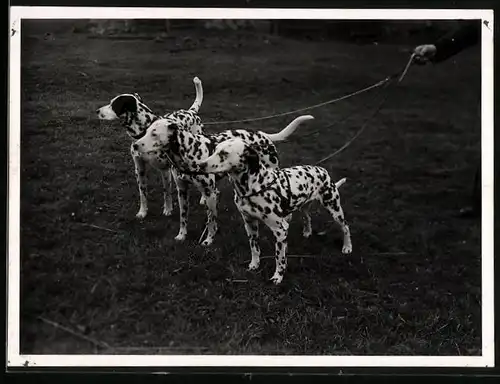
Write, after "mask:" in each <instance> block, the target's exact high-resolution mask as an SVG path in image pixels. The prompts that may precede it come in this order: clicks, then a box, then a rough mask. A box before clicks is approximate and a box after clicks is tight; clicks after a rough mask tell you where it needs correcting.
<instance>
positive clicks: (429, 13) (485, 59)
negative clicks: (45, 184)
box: [7, 7, 495, 368]
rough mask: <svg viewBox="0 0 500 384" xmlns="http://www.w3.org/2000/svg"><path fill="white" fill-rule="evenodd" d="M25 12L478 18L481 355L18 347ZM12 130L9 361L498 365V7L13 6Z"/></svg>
mask: <svg viewBox="0 0 500 384" xmlns="http://www.w3.org/2000/svg"><path fill="white" fill-rule="evenodd" d="M23 19H345V20H347V19H357V20H377V19H387V20H388V19H392V20H455V19H464V20H465V19H481V20H482V21H487V23H482V37H481V63H482V68H481V90H482V95H481V162H482V170H481V175H482V202H483V205H482V223H481V237H482V239H481V249H482V263H481V265H482V281H481V283H482V287H481V292H482V300H481V301H482V327H481V330H482V355H481V356H469V357H467V356H270V355H266V356H260V355H259V356H249V355H239V356H226V355H223V356H218V355H153V356H149V355H147V356H146V355H21V354H20V345H19V344H20V325H19V319H20V217H19V216H20V159H21V157H20V151H21V143H20V138H21V135H20V131H21V126H20V124H21V123H20V122H21V119H20V116H21V107H20V104H21V95H20V89H21V83H20V68H21V33H22V31H21V21H22V20H23ZM10 31H11V32H10V39H9V45H10V51H9V131H8V142H9V147H8V164H9V169H8V220H9V221H8V235H9V238H8V268H7V281H8V300H7V302H8V317H7V319H8V323H7V367H23V366H29V367H84V366H89V367H159V366H161V367H427V368H429V367H494V363H495V359H494V358H495V356H494V352H495V343H494V289H493V288H494V248H493V241H494V233H493V224H494V209H493V208H494V206H493V196H494V191H493V185H494V173H493V166H494V165H493V157H494V125H493V124H494V122H493V87H494V85H493V10H480V9H281V8H280V9H252V8H167V7H165V8H124V7H119V8H115V7H102V8H99V7H11V8H10Z"/></svg>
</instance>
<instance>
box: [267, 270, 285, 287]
mask: <svg viewBox="0 0 500 384" xmlns="http://www.w3.org/2000/svg"><path fill="white" fill-rule="evenodd" d="M269 280H271V281H272V282H273V283H274V285H278V284H280V283H281V281H282V280H283V276H282V275H278V274H277V273H275V274H274V275H273V277H271V278H270V279H269Z"/></svg>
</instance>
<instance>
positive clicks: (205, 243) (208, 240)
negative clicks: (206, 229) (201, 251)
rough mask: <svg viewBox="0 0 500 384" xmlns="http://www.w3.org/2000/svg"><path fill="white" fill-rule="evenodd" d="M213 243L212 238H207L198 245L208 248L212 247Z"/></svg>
mask: <svg viewBox="0 0 500 384" xmlns="http://www.w3.org/2000/svg"><path fill="white" fill-rule="evenodd" d="M213 242H214V238H213V237H210V236H209V237H207V238H206V239H205V240H203V241H202V242H201V243H200V244H201V245H203V246H204V247H208V246H209V245H212V243H213Z"/></svg>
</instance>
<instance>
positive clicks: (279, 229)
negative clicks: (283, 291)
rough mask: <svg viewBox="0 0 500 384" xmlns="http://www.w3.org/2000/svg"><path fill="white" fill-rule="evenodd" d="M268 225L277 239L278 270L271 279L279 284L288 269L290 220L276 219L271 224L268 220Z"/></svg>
mask: <svg viewBox="0 0 500 384" xmlns="http://www.w3.org/2000/svg"><path fill="white" fill-rule="evenodd" d="M266 224H267V225H268V227H269V228H270V229H271V231H272V232H273V235H274V238H275V239H276V245H275V255H276V256H275V257H276V270H275V271H274V275H273V276H272V277H271V279H270V280H271V281H272V282H273V283H274V284H276V285H277V284H279V283H281V281H282V280H283V275H284V274H285V270H286V265H287V261H286V251H287V248H288V243H287V236H288V222H287V221H286V219H281V220H276V221H274V223H273V222H271V225H269V224H268V222H266Z"/></svg>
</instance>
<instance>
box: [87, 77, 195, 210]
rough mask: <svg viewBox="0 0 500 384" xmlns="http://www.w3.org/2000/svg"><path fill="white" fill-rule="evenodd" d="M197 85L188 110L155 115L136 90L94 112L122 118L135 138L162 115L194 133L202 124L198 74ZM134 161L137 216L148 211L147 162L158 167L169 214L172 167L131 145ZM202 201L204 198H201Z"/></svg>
mask: <svg viewBox="0 0 500 384" xmlns="http://www.w3.org/2000/svg"><path fill="white" fill-rule="evenodd" d="M193 82H194V85H195V89H196V99H195V101H194V102H193V105H191V107H190V108H189V109H188V110H184V109H181V110H177V111H174V112H172V113H169V114H166V115H164V116H163V117H162V116H158V115H156V114H154V113H153V111H151V109H150V108H148V106H146V105H145V104H144V102H143V100H142V98H141V97H140V96H139V95H138V94H137V93H134V94H122V95H119V96H116V97H115V98H114V99H112V100H111V102H110V103H109V104H107V105H105V106H103V107H101V108H99V109H98V110H97V116H98V118H99V119H101V120H116V119H121V120H122V124H123V126H124V127H125V129H126V131H127V134H128V135H129V136H130V137H131V138H132V139H134V141H135V140H139V139H140V138H142V137H144V135H145V134H146V132H147V130H148V128H149V126H150V125H151V124H152V123H153V122H155V121H156V120H158V119H160V118H163V119H166V120H167V121H169V122H171V123H175V124H177V126H178V127H179V129H181V130H187V131H190V132H193V133H201V132H202V131H203V124H202V123H201V119H200V117H199V116H198V111H199V109H200V107H201V104H202V102H203V87H202V84H201V80H200V79H199V78H198V77H195V78H194V79H193ZM130 153H131V155H132V159H133V161H134V167H135V175H136V179H137V184H138V187H139V196H140V208H139V212H138V213H137V215H136V216H137V218H139V219H143V218H145V217H146V215H147V213H148V201H147V197H146V194H147V184H146V166H147V165H148V164H149V165H150V166H152V167H153V168H156V169H158V170H159V171H160V173H161V176H162V182H163V215H165V216H170V215H171V214H172V194H173V191H172V172H171V171H172V169H171V166H170V165H169V164H166V163H165V161H163V159H159V158H156V157H154V156H143V155H142V154H141V153H139V152H137V151H136V150H134V149H133V147H131V148H130ZM200 202H201V203H203V201H200Z"/></svg>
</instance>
